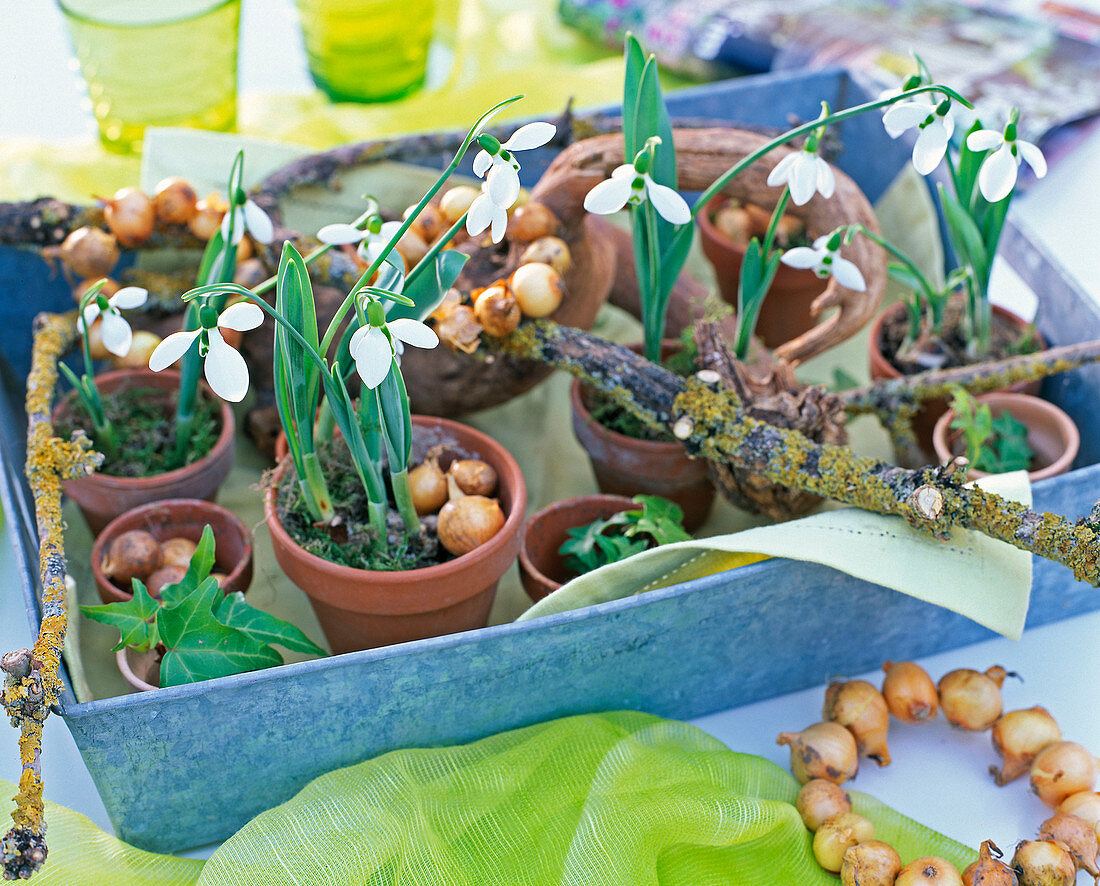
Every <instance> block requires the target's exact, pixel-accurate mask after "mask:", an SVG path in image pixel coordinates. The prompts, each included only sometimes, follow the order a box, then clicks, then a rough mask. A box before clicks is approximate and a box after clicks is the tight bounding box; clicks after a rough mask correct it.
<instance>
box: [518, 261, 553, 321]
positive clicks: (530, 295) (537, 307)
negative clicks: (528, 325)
mask: <svg viewBox="0 0 1100 886" xmlns="http://www.w3.org/2000/svg"><path fill="white" fill-rule="evenodd" d="M508 287H509V289H510V290H511V292H512V294H513V295H514V296H515V298H516V304H518V305H519V309H520V310H521V311H522V312H523V313H524V314H525V315H526V316H528V317H536V318H539V317H549V316H550V315H551V314H553V313H554V311H556V310H557V309H558V306H559V305H561V300H562V296H563V295H564V294H565V288H564V285H563V284H562V280H561V275H560V274H558V272H557V271H555V270H554V269H553V268H552V267H550V265H548V264H544V263H543V262H531V263H529V264H526V265H520V266H519V267H518V268H516V270H515V271H514V272H513V273H512V276H511V278H510V279H509V280H508Z"/></svg>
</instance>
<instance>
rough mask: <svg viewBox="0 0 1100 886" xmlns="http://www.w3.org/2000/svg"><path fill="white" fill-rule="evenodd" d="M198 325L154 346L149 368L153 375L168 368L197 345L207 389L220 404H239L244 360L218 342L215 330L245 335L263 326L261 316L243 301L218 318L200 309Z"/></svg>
mask: <svg viewBox="0 0 1100 886" xmlns="http://www.w3.org/2000/svg"><path fill="white" fill-rule="evenodd" d="M199 322H200V323H201V324H202V325H201V327H200V328H199V329H192V330H191V331H190V332H173V333H172V334H171V335H170V336H168V337H167V338H166V339H165V340H164V341H162V342H161V343H160V344H159V345H157V347H156V349H155V350H154V351H153V353H152V354H150V355H149V368H150V369H152V370H153V371H154V372H160V371H161V370H162V369H166V368H168V367H169V366H171V365H172V364H173V363H175V362H176V361H177V360H178V359H179V358H180V357H182V356H183V355H184V354H186V353H187V352H188V351H189V350H190V349H191V345H192V344H194V343H195V342H196V341H198V343H199V356H200V357H202V358H203V372H204V374H205V375H206V381H207V383H208V384H209V385H210V389H211V390H212V391H213V392H214V393H215V394H217V395H218V396H219V397H221V398H222V399H223V400H227V401H229V402H230V403H239V402H240V401H241V400H243V399H244V395H245V394H247V393H248V366H247V365H246V364H245V362H244V357H242V356H241V355H240V354H238V353H237V351H236V350H235V349H234V348H232V347H231V346H230V345H229V344H227V343H226V340H225V339H224V338H222V334H221V332H220V331H219V329H218V327H219V326H224V327H225V328H226V329H234V330H236V331H237V332H247V331H248V330H249V329H255V328H256V327H257V326H259V325H260V324H261V323H263V322H264V312H263V311H262V310H261V309H260V308H259V307H257V306H256V305H254V304H252V302H247V301H242V302H237V303H236V304H232V305H230V306H229V307H228V308H226V309H225V310H224V311H222V312H221V314H220V315H219V314H217V313H215V311H214V309H213V308H211V307H209V306H203V307H202V308H201V309H200V311H199Z"/></svg>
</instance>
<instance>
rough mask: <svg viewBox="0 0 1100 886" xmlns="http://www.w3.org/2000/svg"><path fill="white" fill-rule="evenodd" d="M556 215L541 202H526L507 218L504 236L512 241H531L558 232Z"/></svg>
mask: <svg viewBox="0 0 1100 886" xmlns="http://www.w3.org/2000/svg"><path fill="white" fill-rule="evenodd" d="M558 225H559V222H558V217H557V216H556V215H554V213H553V212H551V211H550V208H549V207H548V206H545V205H544V204H542V203H527V204H525V205H524V206H521V207H519V209H517V210H516V211H515V212H513V213H512V216H511V218H509V219H508V230H507V232H506V233H505V236H506V237H507V238H508V239H509V240H510V241H511V242H513V243H531V242H533V241H535V240H538V239H539V238H540V237H551V236H553V235H555V234H557V232H558Z"/></svg>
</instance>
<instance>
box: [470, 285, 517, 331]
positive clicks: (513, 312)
mask: <svg viewBox="0 0 1100 886" xmlns="http://www.w3.org/2000/svg"><path fill="white" fill-rule="evenodd" d="M474 316H475V317H477V322H478V323H480V324H481V328H482V329H484V330H485V332H486V333H488V334H489V335H491V336H493V337H494V338H503V337H504V336H506V335H511V334H512V333H513V332H515V331H516V327H517V326H519V321H520V320H521V319H522V316H523V315H522V314H521V313H520V310H519V305H518V304H516V298H515V296H514V295H512V293H511V292H510V291H509V290H508V289H506V288H505V287H503V286H490V287H489V288H488V289H486V290H485V291H484V292H483V293H481V295H480V296H479V297H478V300H477V302H476V303H475V304H474Z"/></svg>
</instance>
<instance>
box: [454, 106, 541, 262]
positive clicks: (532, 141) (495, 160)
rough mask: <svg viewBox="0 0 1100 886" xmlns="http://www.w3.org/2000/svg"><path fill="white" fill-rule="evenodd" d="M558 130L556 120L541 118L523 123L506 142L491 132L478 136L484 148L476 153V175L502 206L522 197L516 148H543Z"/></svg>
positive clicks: (494, 200) (492, 198)
mask: <svg viewBox="0 0 1100 886" xmlns="http://www.w3.org/2000/svg"><path fill="white" fill-rule="evenodd" d="M556 131H557V129H556V127H555V126H554V124H553V123H541V122H540V123H528V124H527V125H526V126H521V127H520V128H519V129H517V130H516V131H515V132H514V133H512V137H511V138H510V139H508V141H506V142H504V143H503V144H501V143H500V142H499V141H497V140H496V139H495V138H493V137H492V136H491V135H479V136H478V137H477V141H478V144H480V145H481V147H482V150H480V151H478V152H477V156H476V157H474V175H476V176H477V177H478V178H484V179H485V185H486V193H487V194H488V195H489V198H490V199H491V200H492V201H493V203H495V204H496V205H497V206H499V207H500V208H501V209H509V208H510V207H511V206H512V204H513V203H515V202H516V199H517V198H518V197H519V161H518V160H517V159H516V157H515V152H516V151H530V150H531V149H532V148H541V147H542V146H543V145H544V144H546V143H547V142H548V141H550V139H552V138H553V137H554V133H555V132H556ZM486 173H488V175H487V176H486ZM481 230H485V228H484V227H482V229H481ZM493 242H494V243H497V242H499V240H494V241H493Z"/></svg>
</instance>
